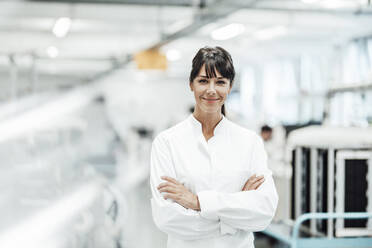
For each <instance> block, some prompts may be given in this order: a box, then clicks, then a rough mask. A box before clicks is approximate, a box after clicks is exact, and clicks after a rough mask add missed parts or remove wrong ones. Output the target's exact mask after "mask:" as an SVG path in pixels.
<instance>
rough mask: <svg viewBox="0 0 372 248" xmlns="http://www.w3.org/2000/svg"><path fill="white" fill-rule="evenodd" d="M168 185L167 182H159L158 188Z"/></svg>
mask: <svg viewBox="0 0 372 248" xmlns="http://www.w3.org/2000/svg"><path fill="white" fill-rule="evenodd" d="M168 185H171V184H170V183H168V182H167V183H161V184H159V185H158V189H161V188H163V187H166V186H168Z"/></svg>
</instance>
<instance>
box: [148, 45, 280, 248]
mask: <svg viewBox="0 0 372 248" xmlns="http://www.w3.org/2000/svg"><path fill="white" fill-rule="evenodd" d="M234 76H235V71H234V66H233V62H232V59H231V56H230V54H229V53H228V52H227V51H225V50H224V49H223V48H221V47H215V48H210V47H205V48H202V49H200V50H199V51H198V53H197V54H196V56H195V57H194V59H193V61H192V70H191V73H190V80H189V81H190V89H191V91H193V93H194V96H195V110H194V112H193V114H191V115H190V116H189V118H187V119H186V120H184V121H182V122H180V123H179V124H177V125H175V126H173V127H171V128H169V129H167V130H165V131H163V132H161V133H160V134H159V135H158V136H157V137H156V138H155V140H154V142H153V145H152V152H151V177H150V184H151V190H152V199H151V205H152V213H153V218H154V221H155V224H156V225H157V227H158V228H159V229H160V230H162V231H164V232H165V233H167V234H168V248H191V247H192V248H199V247H200V248H208V247H220V248H227V247H229V248H231V247H234V248H238V247H244V248H247V247H254V245H253V234H252V232H255V231H262V230H263V229H265V228H266V227H267V226H268V225H269V223H270V222H271V220H272V218H273V216H274V214H275V209H276V206H277V203H278V196H277V193H276V189H275V185H274V182H273V179H272V177H271V171H269V170H268V168H267V164H266V160H267V157H266V153H265V151H264V147H263V142H262V140H261V138H259V136H258V135H256V134H255V133H254V132H251V131H249V130H246V129H244V128H242V127H240V126H238V125H236V124H234V123H232V122H230V121H229V120H228V119H226V118H225V117H224V105H223V104H224V102H225V100H226V98H227V96H228V94H229V93H230V91H231V87H232V84H233V82H234ZM256 175H260V176H256Z"/></svg>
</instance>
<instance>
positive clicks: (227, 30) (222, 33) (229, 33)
mask: <svg viewBox="0 0 372 248" xmlns="http://www.w3.org/2000/svg"><path fill="white" fill-rule="evenodd" d="M244 30H245V26H244V25H243V24H240V23H232V24H229V25H227V26H224V27H222V28H218V29H216V30H214V31H213V32H212V33H211V36H212V38H213V39H214V40H228V39H231V38H233V37H235V36H237V35H239V34H241V33H243V32H244Z"/></svg>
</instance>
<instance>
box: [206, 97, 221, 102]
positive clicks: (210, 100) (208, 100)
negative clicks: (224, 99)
mask: <svg viewBox="0 0 372 248" xmlns="http://www.w3.org/2000/svg"><path fill="white" fill-rule="evenodd" d="M202 99H203V100H205V101H207V102H217V101H218V100H219V99H218V98H217V99H214V98H210V99H209V98H202Z"/></svg>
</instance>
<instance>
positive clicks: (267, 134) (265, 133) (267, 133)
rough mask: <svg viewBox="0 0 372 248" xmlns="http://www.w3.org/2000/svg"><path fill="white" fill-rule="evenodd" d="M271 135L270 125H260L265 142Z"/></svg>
mask: <svg viewBox="0 0 372 248" xmlns="http://www.w3.org/2000/svg"><path fill="white" fill-rule="evenodd" d="M272 136H273V129H272V128H271V127H270V126H268V125H264V126H262V127H261V137H262V139H263V140H264V141H265V142H266V141H269V140H271V138H272Z"/></svg>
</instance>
